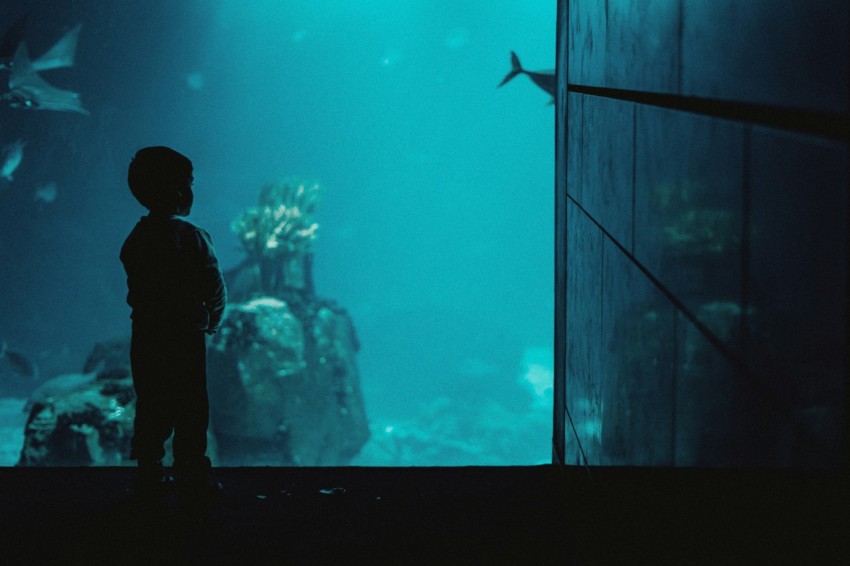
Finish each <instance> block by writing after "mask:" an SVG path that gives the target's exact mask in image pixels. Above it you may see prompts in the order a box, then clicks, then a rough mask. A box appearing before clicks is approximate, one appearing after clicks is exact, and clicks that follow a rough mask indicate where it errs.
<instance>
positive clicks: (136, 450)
mask: <svg viewBox="0 0 850 566" xmlns="http://www.w3.org/2000/svg"><path fill="white" fill-rule="evenodd" d="M162 342H163V340H162V334H161V333H160V332H156V331H155V330H154V329H149V328H144V327H141V326H139V325H134V326H133V337H132V340H131V345H130V364H131V369H132V374H133V387H134V389H135V391H136V416H135V420H134V423H133V425H134V431H133V439H132V441H131V452H130V458H131V459H133V460H137V461H138V464H139V470H138V474H137V476H136V490H137V492H157V491H159V490H162V489H164V488H166V487H167V484H168V478H166V477H165V476H164V474H163V469H162V458H163V456H164V455H165V450H164V444H165V441H166V440H167V439H168V437H169V435H170V434H171V431H172V429H173V420H172V414H173V411H172V397H173V395H171V394H170V392H169V391H168V383H169V381H170V380H169V379H168V377H169V376H168V368H167V367H166V365H167V356H163V351H162ZM164 358H165V359H164Z"/></svg>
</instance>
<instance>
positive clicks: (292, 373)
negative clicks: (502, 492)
mask: <svg viewBox="0 0 850 566" xmlns="http://www.w3.org/2000/svg"><path fill="white" fill-rule="evenodd" d="M555 17H556V3H555V2H552V1H551V0H531V1H526V2H496V3H493V2H489V1H484V0H471V1H467V2H453V1H449V0H436V1H433V2H415V1H408V0H403V1H398V0H370V1H368V2H354V1H349V0H344V1H334V2H328V1H322V0H319V1H309V2H306V1H305V2H279V1H272V0H258V1H251V2H244V1H237V0H167V1H166V0H145V1H135V0H133V1H127V2H102V1H96V0H83V1H81V2H55V1H49V0H31V1H26V0H10V1H5V2H3V3H2V6H0V87H2V88H0V90H2V93H0V159H2V162H0V166H2V172H0V220H1V221H0V297H2V299H0V346H2V355H0V465H7V466H9V465H15V464H16V463H19V462H20V463H21V464H24V465H32V466H36V465H129V464H132V462H131V461H130V460H128V457H129V443H130V438H131V437H132V434H133V417H134V415H135V410H136V405H135V394H134V389H133V383H132V376H131V373H132V371H131V370H132V367H131V364H130V334H131V320H130V313H131V310H130V307H129V306H128V304H127V302H126V298H127V281H126V274H125V272H124V269H123V267H122V263H121V261H120V260H119V252H120V250H121V247H122V244H123V243H124V241H125V238H127V236H128V234H129V233H130V231H131V230H132V229H133V227H134V226H135V225H136V223H137V222H139V220H140V217H141V216H143V215H144V214H146V210H145V209H144V208H143V207H142V206H141V205H140V204H139V202H137V201H136V200H135V199H134V197H133V195H131V193H130V190H129V189H128V184H127V179H128V165H129V163H130V161H131V158H132V157H133V156H134V154H135V152H136V151H137V150H139V149H140V148H142V147H146V146H160V145H162V146H168V147H171V148H173V149H175V150H177V151H179V152H180V153H182V154H184V155H185V156H187V157H188V158H189V159H190V160H191V162H192V165H193V171H192V173H193V183H194V184H193V186H192V191H193V193H194V202H193V205H192V208H191V214H190V215H189V216H188V217H187V218H185V220H187V221H189V222H191V223H193V224H195V225H196V226H199V227H201V228H203V229H204V230H206V232H208V234H209V236H210V238H211V241H212V244H213V248H212V249H213V250H214V254H215V256H216V257H217V260H218V265H219V266H220V269H221V270H222V271H223V272H224V278H225V280H226V283H227V288H228V295H229V297H228V298H229V303H228V307H227V310H226V312H225V316H224V319H223V321H222V322H221V326H220V328H219V329H218V331H217V332H216V333H215V334H212V335H210V336H208V337H207V338H206V340H207V346H206V347H207V360H208V366H207V376H208V386H209V401H210V427H209V434H208V443H209V454H210V456H211V457H212V460H213V463H214V464H215V465H364V466H372V465H381V466H385V465H386V466H394V465H403V466H433V465H515V464H540V463H548V462H550V461H551V427H552V380H553V377H552V372H553V370H552V367H553V362H552V358H553V349H552V311H553V306H552V304H553V284H552V279H553V273H552V272H553V268H552V265H553V261H552V256H553V244H552V240H553V238H552V234H553V222H552V217H553V214H552V212H553V171H554V153H553V151H552V147H553V145H552V140H553V137H554V120H553V116H554V107H553V106H552V105H551V104H550V103H551V101H552V92H553V88H554V71H552V69H553V68H554V67H555ZM512 52H513V53H514V55H513V56H512ZM500 83H502V84H501V85H500ZM157 175H158V174H157ZM157 178H160V177H157ZM157 186H159V185H157ZM162 190H168V191H172V190H176V189H173V188H172V186H171V185H169V186H168V187H166V188H164V189H162ZM193 234H197V233H196V232H193ZM193 237H195V240H193V241H194V242H195V243H196V245H205V244H203V243H201V244H197V242H199V241H200V240H199V239H198V238H200V236H193ZM182 241H183V240H181V242H182ZM181 245H182V244H181ZM180 249H183V248H180ZM192 249H194V248H192ZM152 253H154V254H155V253H156V252H154V251H152ZM187 253H188V252H187ZM179 265H183V266H185V265H188V263H185V262H184V263H180V264H179ZM181 269H182V268H181ZM186 269H188V268H186ZM172 275H173V274H172ZM186 277H189V276H188V275H187V276H186ZM166 280H169V281H170V280H171V279H167V278H166V279H161V280H159V281H160V283H162V282H163V281H166ZM174 280H175V281H182V280H184V279H181V278H180V277H177V276H175V278H174ZM163 286H165V283H162V285H161V287H163ZM175 288H176V287H175ZM181 289H182V287H181ZM162 292H163V293H165V294H166V295H167V294H168V289H165V290H163V291H162ZM181 292H182V291H181ZM175 293H177V294H179V293H178V292H177V291H175ZM169 300H170V299H169ZM175 300H176V299H175ZM198 300H200V299H198ZM178 302H179V301H178ZM208 303H209V302H207V304H208ZM180 304H183V303H180ZM175 308H176V307H175ZM181 308H182V307H181ZM187 308H188V307H187ZM205 308H206V307H205ZM187 316H188V315H187ZM203 324H206V323H203ZM169 453H170V452H169ZM169 458H170V456H166V463H169V462H170V460H169Z"/></svg>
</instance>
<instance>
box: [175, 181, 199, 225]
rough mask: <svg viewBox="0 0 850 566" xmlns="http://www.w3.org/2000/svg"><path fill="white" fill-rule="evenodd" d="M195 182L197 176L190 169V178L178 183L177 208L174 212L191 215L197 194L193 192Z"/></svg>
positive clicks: (179, 214) (178, 214) (180, 214)
mask: <svg viewBox="0 0 850 566" xmlns="http://www.w3.org/2000/svg"><path fill="white" fill-rule="evenodd" d="M194 182H195V178H194V177H193V176H192V172H191V171H190V172H189V177H188V179H186V180H185V181H183V182H181V183H178V184H177V187H176V188H177V210H176V211H175V212H174V214H176V215H177V216H189V213H190V212H191V211H192V203H193V202H194V201H195V194H194V193H193V192H192V185H193V184H194Z"/></svg>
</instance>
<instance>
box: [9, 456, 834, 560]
mask: <svg viewBox="0 0 850 566" xmlns="http://www.w3.org/2000/svg"><path fill="white" fill-rule="evenodd" d="M217 473H218V477H219V478H220V479H221V481H222V482H223V483H224V484H225V486H226V488H227V494H226V496H225V497H224V499H223V500H222V501H220V502H217V503H214V504H212V505H210V506H208V507H197V506H194V507H193V506H187V505H185V504H183V503H181V501H180V499H179V498H178V497H176V496H174V497H171V498H169V499H167V500H165V501H164V502H163V503H162V504H161V505H159V506H156V507H153V508H146V507H143V506H139V505H137V504H135V503H133V502H132V501H131V500H130V498H129V494H128V491H127V490H128V488H129V485H130V482H131V479H132V475H133V470H132V469H125V468H66V469H57V468H53V469H43V468H42V469H33V468H29V469H22V468H4V469H0V563H2V564H10V565H11V564H41V563H45V564H72V563H73V564H83V563H88V564H116V565H122V564H135V563H138V564H150V565H153V564H170V563H177V564H193V563H197V564H202V563H203V564H210V563H213V564H215V563H221V564H850V562H848V561H846V560H845V559H846V558H847V556H848V555H847V548H848V544H847V541H848V539H850V530H848V521H847V516H848V515H847V508H846V507H845V505H844V500H843V498H842V495H846V485H845V484H843V483H842V480H841V479H840V478H839V477H837V476H834V475H812V474H806V475H801V474H789V473H776V472H758V471H746V472H742V471H737V472H728V471H699V470H664V469H653V470H647V469H623V468H604V469H593V470H592V479H590V477H589V476H588V473H587V470H583V469H577V468H568V469H566V470H561V469H558V468H555V467H552V466H539V467H511V468H225V469H219V470H217ZM335 488H341V489H335ZM323 490H324V491H325V492H326V493H323Z"/></svg>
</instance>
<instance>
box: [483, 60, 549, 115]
mask: <svg viewBox="0 0 850 566" xmlns="http://www.w3.org/2000/svg"><path fill="white" fill-rule="evenodd" d="M519 74H526V75H528V78H530V79H531V80H532V82H534V84H536V85H537V86H538V87H540V88H541V89H543V90H544V91H546V92H548V93H549V96H551V97H552V102H554V101H555V71H546V72H534V71H526V70H525V69H523V68H522V64H520V62H519V57H517V56H516V53H514V52H513V51H511V71H510V72H509V73H508V74H507V75H505V78H504V79H502V82H500V83H499V86H502V85H503V84H505V83H507V82H508V81H510V80H511V79H512V78H514V77H515V76H517V75H519ZM496 88H498V87H496Z"/></svg>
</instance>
